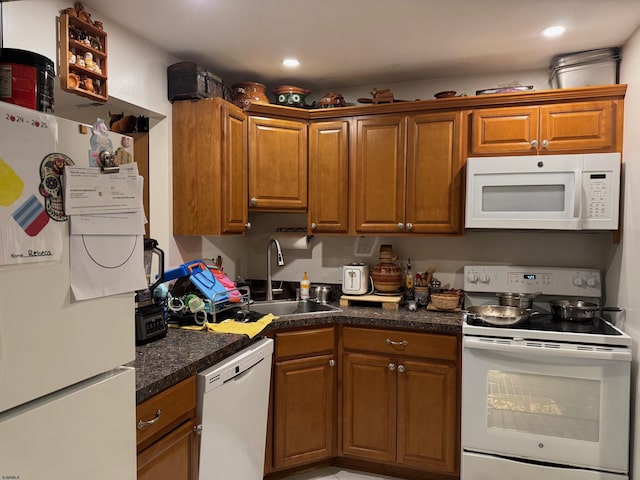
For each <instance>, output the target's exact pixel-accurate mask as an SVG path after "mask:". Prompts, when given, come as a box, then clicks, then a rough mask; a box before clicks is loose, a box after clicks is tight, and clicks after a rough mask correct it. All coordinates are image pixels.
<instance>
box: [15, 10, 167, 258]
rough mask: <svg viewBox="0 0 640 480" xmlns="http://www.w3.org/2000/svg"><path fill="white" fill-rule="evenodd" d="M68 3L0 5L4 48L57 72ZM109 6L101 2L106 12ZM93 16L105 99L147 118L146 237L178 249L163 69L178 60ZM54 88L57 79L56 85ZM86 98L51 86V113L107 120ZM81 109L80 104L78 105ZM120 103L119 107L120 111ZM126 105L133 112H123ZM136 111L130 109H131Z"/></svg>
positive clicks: (86, 119) (117, 26) (97, 13)
mask: <svg viewBox="0 0 640 480" xmlns="http://www.w3.org/2000/svg"><path fill="white" fill-rule="evenodd" d="M72 5H73V1H70V0H21V1H19V2H9V3H3V4H2V8H3V28H2V31H3V39H4V45H3V46H4V47H5V48H19V49H22V50H28V51H32V52H36V53H39V54H41V55H44V56H46V57H47V58H49V59H51V60H52V61H54V62H55V63H56V73H58V70H59V67H58V61H57V58H58V45H57V38H58V33H57V31H58V23H57V18H58V16H59V13H60V11H61V10H63V9H65V8H67V7H70V6H72ZM107 9H108V2H105V10H107ZM90 12H91V14H92V18H93V19H96V20H101V21H102V22H103V23H104V29H105V32H107V38H108V45H109V51H108V55H109V57H108V60H109V65H108V66H109V83H108V85H109V97H110V103H112V102H113V103H114V104H115V105H117V108H114V107H111V109H112V110H113V111H120V110H121V109H122V108H124V109H125V112H126V113H127V114H135V115H147V116H149V117H151V122H150V124H151V129H150V132H149V156H150V173H149V175H150V177H151V179H152V182H153V188H151V189H150V204H151V214H150V222H151V236H152V237H154V238H156V239H157V240H158V241H159V242H160V245H162V246H163V248H165V249H166V251H167V252H169V253H171V252H172V251H176V250H177V247H176V245H175V242H174V241H173V237H172V236H171V235H170V232H171V195H170V194H169V192H171V177H170V172H171V103H169V101H168V100H167V73H166V69H167V66H169V65H171V64H172V63H175V62H177V61H178V59H176V58H175V57H172V56H170V55H169V54H167V53H166V52H164V51H162V50H160V49H159V48H157V47H155V46H153V45H151V44H149V43H148V42H147V41H145V40H143V39H141V38H139V37H137V36H136V35H135V34H134V33H132V32H129V31H127V30H124V29H122V28H121V27H120V26H119V25H118V24H116V23H113V22H111V21H110V20H109V18H108V16H106V15H102V14H101V13H100V12H95V11H90ZM56 87H58V81H56ZM89 103H91V100H87V99H85V98H83V97H80V96H78V95H75V94H71V93H66V92H63V91H61V90H60V89H59V88H56V92H55V106H56V114H58V115H59V116H64V117H66V118H71V119H73V120H77V121H81V122H87V123H93V122H94V121H95V119H96V118H97V117H98V116H99V117H100V118H106V113H105V111H106V110H108V109H109V106H107V107H105V108H101V107H88V106H87V105H88V104H89ZM78 105H80V106H78ZM123 105H124V107H123ZM127 106H129V107H130V108H131V109H132V110H128V111H127ZM134 109H135V110H134Z"/></svg>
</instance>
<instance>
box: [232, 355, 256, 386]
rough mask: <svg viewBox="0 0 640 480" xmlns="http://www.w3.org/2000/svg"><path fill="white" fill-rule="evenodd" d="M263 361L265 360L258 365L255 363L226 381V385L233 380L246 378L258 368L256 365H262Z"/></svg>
mask: <svg viewBox="0 0 640 480" xmlns="http://www.w3.org/2000/svg"><path fill="white" fill-rule="evenodd" d="M263 360H264V358H261V359H260V360H258V361H257V362H256V363H254V364H253V365H251V366H250V367H248V368H247V369H246V370H243V371H241V372H238V373H236V374H235V375H234V376H233V377H231V378H229V379H227V380H225V381H224V383H227V382H230V381H232V380H240V379H242V378H244V377H245V376H246V375H247V374H248V373H249V372H250V371H251V370H253V369H254V368H255V367H256V365H260V363H262V361H263Z"/></svg>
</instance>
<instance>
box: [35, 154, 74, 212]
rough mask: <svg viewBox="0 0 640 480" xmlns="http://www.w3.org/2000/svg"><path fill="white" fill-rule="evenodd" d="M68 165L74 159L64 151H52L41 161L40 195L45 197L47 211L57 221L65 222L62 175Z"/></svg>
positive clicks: (71, 163)
mask: <svg viewBox="0 0 640 480" xmlns="http://www.w3.org/2000/svg"><path fill="white" fill-rule="evenodd" d="M66 165H74V163H73V160H71V159H70V158H69V157H67V156H66V155H64V154H62V153H50V154H49V155H47V156H46V157H44V158H43V159H42V162H40V188H39V191H40V195H42V196H43V197H44V204H45V209H46V210H47V213H48V214H49V216H50V217H51V218H53V219H54V220H55V221H57V222H64V221H66V220H67V216H66V215H65V214H64V205H63V204H62V183H61V179H60V177H61V175H62V174H63V172H64V167H65V166H66Z"/></svg>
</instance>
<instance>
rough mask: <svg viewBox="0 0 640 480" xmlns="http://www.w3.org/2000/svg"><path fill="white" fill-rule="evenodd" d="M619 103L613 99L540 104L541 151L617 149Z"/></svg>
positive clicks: (604, 150)
mask: <svg viewBox="0 0 640 480" xmlns="http://www.w3.org/2000/svg"><path fill="white" fill-rule="evenodd" d="M616 108H617V103H615V102H614V101H612V100H602V101H594V102H575V103H559V104H554V105H545V106H542V107H540V152H541V153H549V154H557V153H564V152H590V151H594V152H615V151H618V150H617V144H616V142H617V129H616V123H617V122H616Z"/></svg>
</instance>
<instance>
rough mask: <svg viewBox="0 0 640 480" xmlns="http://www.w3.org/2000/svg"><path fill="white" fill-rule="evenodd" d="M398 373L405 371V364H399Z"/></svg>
mask: <svg viewBox="0 0 640 480" xmlns="http://www.w3.org/2000/svg"><path fill="white" fill-rule="evenodd" d="M398 373H404V365H398Z"/></svg>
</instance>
